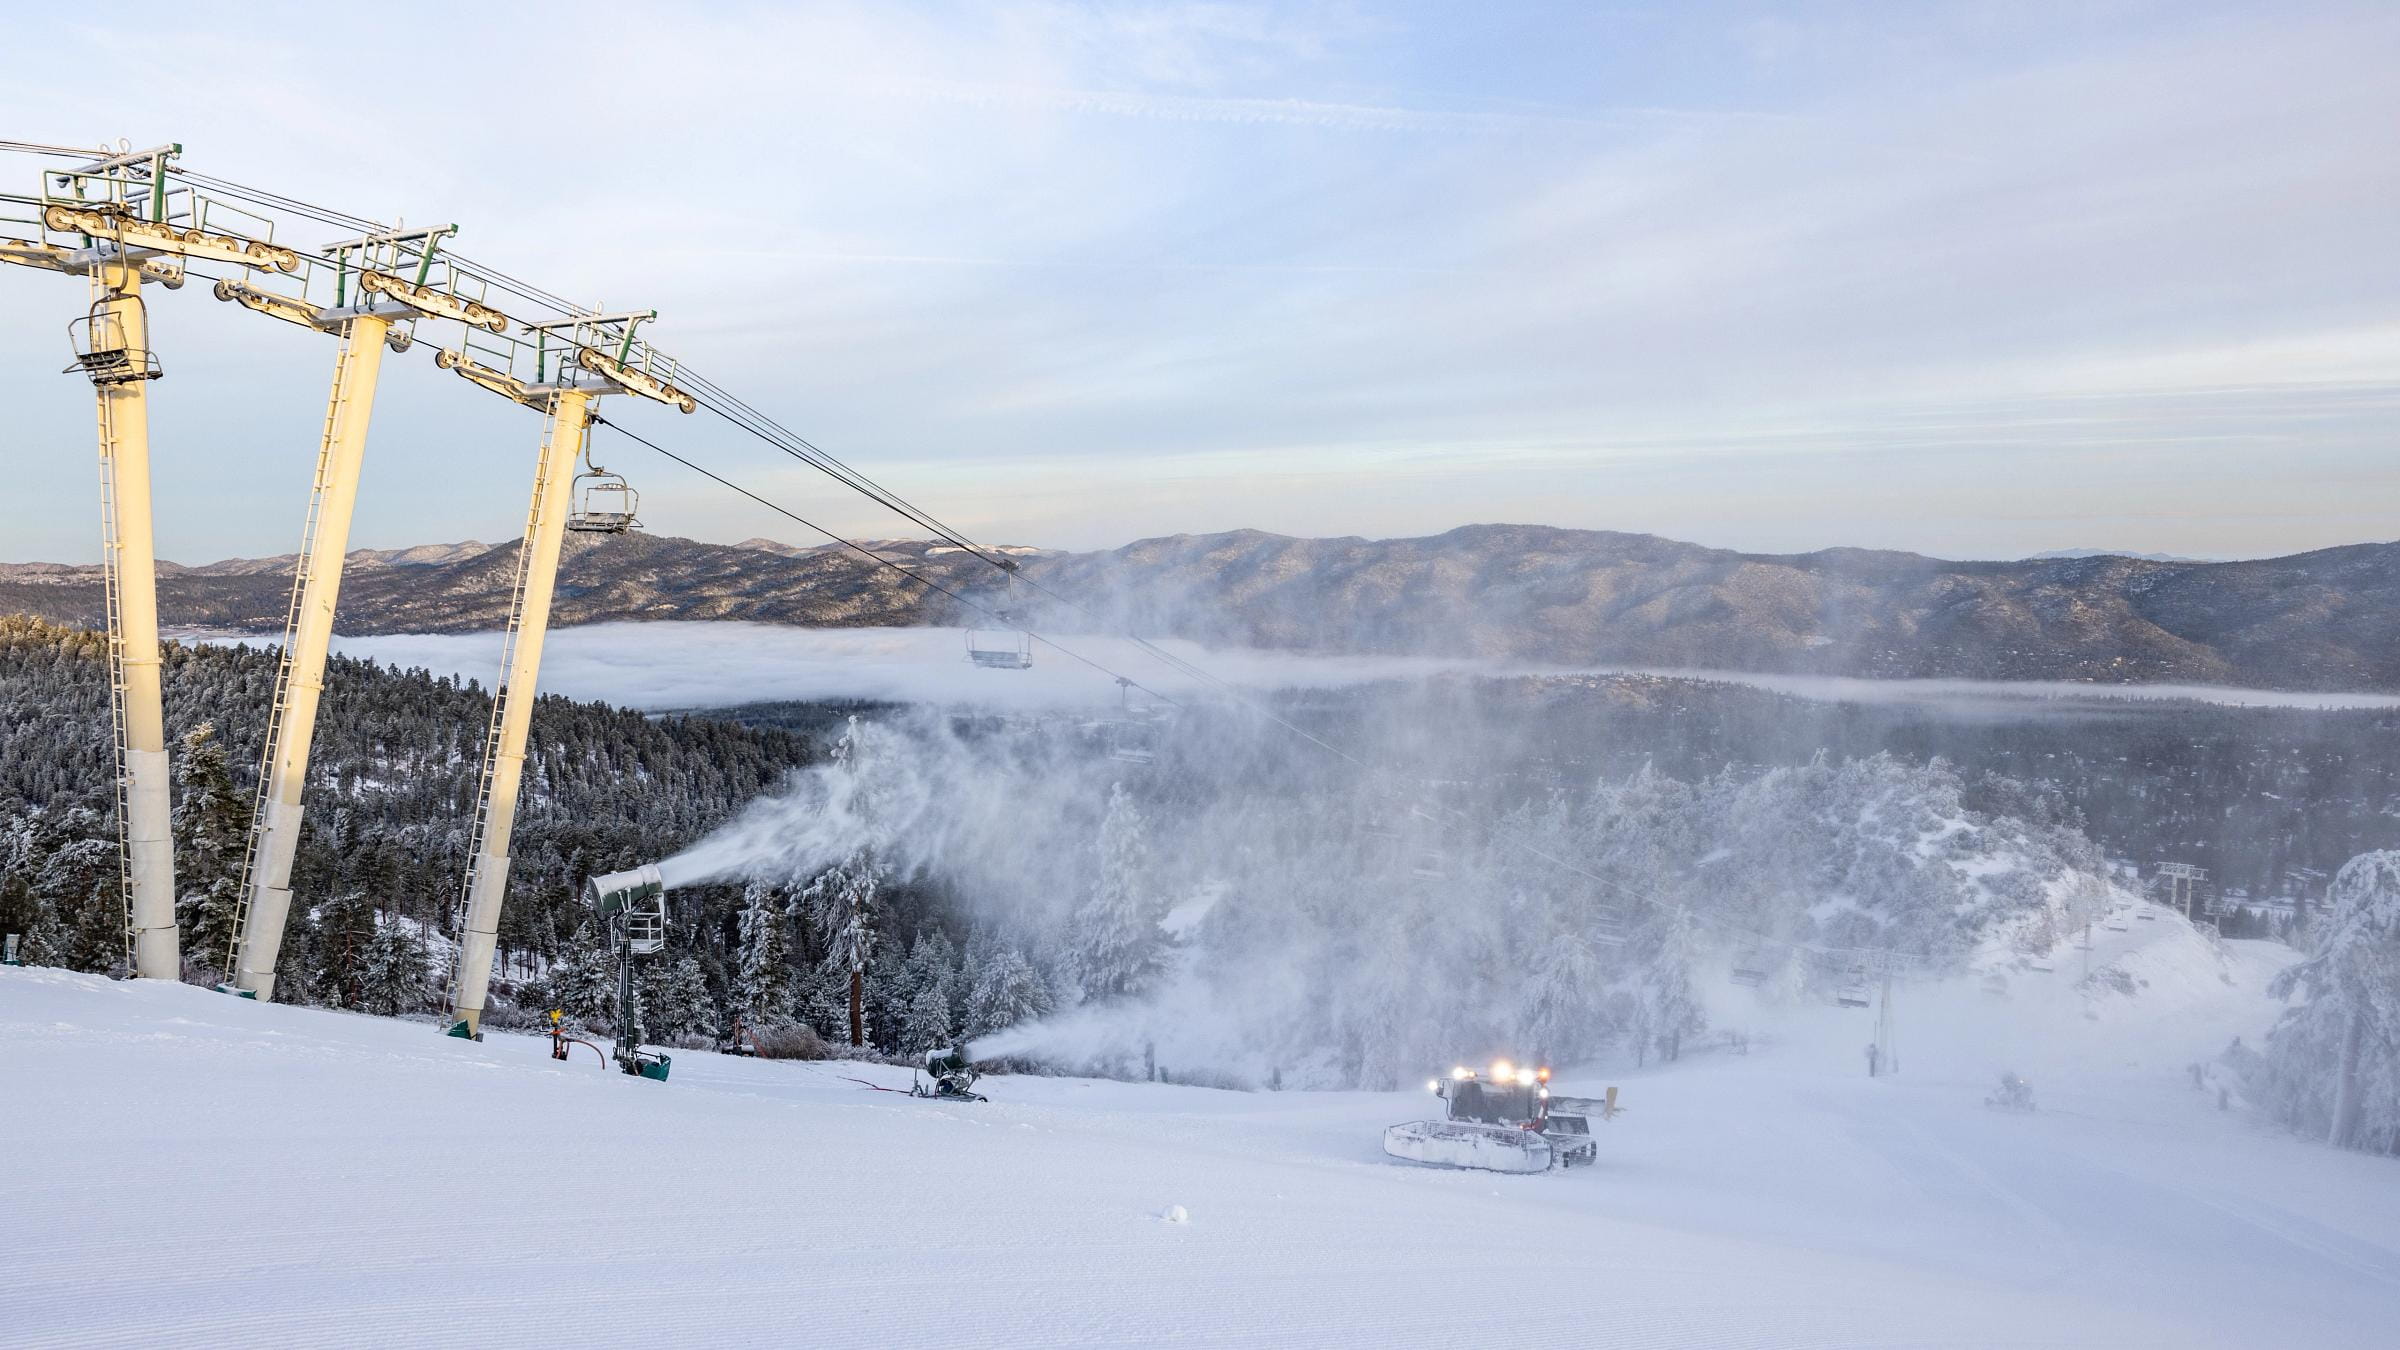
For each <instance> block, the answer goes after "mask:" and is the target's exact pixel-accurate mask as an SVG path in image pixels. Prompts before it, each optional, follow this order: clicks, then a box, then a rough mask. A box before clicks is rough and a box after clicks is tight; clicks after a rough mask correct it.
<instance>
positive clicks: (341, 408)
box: [216, 225, 508, 999]
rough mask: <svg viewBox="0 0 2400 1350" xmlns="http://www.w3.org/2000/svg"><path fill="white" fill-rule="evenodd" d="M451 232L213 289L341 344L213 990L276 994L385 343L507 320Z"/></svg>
mask: <svg viewBox="0 0 2400 1350" xmlns="http://www.w3.org/2000/svg"><path fill="white" fill-rule="evenodd" d="M457 229H458V227H457V226H455V225H437V226H433V227H431V228H427V229H416V230H390V231H381V232H377V233H374V234H368V235H364V236H361V237H359V238H356V239H349V240H344V241H342V242H340V243H337V244H329V245H327V246H326V247H325V248H324V249H322V250H321V254H322V257H321V258H312V259H309V260H308V261H307V264H306V266H305V267H304V269H303V270H302V271H301V272H300V273H299V274H298V276H297V277H296V278H295V280H297V282H298V287H297V290H298V294H296V295H295V294H291V293H290V290H291V288H290V287H289V286H288V285H287V286H279V287H276V288H274V289H269V288H267V287H262V286H257V285H252V284H249V283H247V282H242V281H234V280H230V279H228V280H224V281H219V282H218V283H217V286H216V296H217V298H218V299H219V300H226V301H232V302H234V303H237V304H240V305H241V306H242V307H243V308H245V309H249V310H251V311H254V312H256V313H260V314H264V315H267V316H268V317H270V318H276V319H282V320H284V321H286V322H288V323H293V324H297V325H299V326H301V327H303V328H309V329H314V330H316V331H318V332H322V333H328V334H332V335H333V336H336V337H339V338H340V339H341V340H342V346H341V351H340V353H339V354H338V355H337V356H336V357H335V358H334V363H333V393H332V396H331V398H330V400H329V401H328V403H327V406H326V411H325V427H324V432H323V435H322V437H321V438H320V439H319V441H318V446H317V470H316V479H315V483H314V486H313V487H312V488H311V490H310V494H309V503H308V517H307V523H306V524H305V525H304V526H303V528H302V530H301V536H300V551H299V554H298V559H299V561H298V562H297V564H296V565H295V566H294V567H293V571H292V597H291V604H290V606H289V608H288V609H287V610H286V611H285V614H284V629H283V646H282V648H281V654H280V655H279V657H278V658H277V661H276V670H275V696H274V700H273V702H272V704H271V705H270V711H269V713H268V720H267V735H266V739H265V748H264V752H263V758H262V759H261V761H260V764H259V774H258V798H257V808H256V809H255V810H254V811H253V812H252V813H251V828H250V845H249V852H248V855H247V856H246V857H245V858H244V860H243V864H242V892H241V903H240V908H239V910H238V911H237V913H236V914H235V916H234V924H233V940H232V947H231V950H229V951H228V952H227V953H226V959H225V968H226V969H227V970H228V971H229V972H230V973H231V975H232V983H231V984H230V985H227V986H219V987H220V988H225V989H227V991H228V992H232V993H238V994H241V995H242V996H244V997H247V998H268V999H271V998H273V997H274V996H275V960H276V957H277V955H278V954H279V953H280V952H281V950H282V947H283V930H284V923H285V920H286V918H287V917H288V916H289V915H290V913H291V907H292V857H293V855H294V853H295V852H296V851H297V850H298V848H299V846H300V821H301V812H302V809H303V806H302V801H301V793H302V791H303V789H304V787H305V786H306V784H307V782H308V756H309V747H310V743H311V741H312V740H313V739H314V736H315V733H316V724H317V705H318V702H319V700H320V698H321V696H322V695H323V693H324V689H325V656H326V651H327V649H328V648H329V647H330V645H331V643H332V639H333V611H334V606H335V605H336V604H337V603H338V602H339V600H340V598H341V589H342V564H343V560H344V558H345V557H346V555H347V554H348V552H349V548H350V517H351V512H352V510H353V508H354V507H355V506H356V504H357V501H358V480H359V469H360V464H361V461H362V460H363V459H364V458H365V455H366V447H367V426H368V422H369V420H370V419H371V418H372V417H373V415H374V409H375V386H376V381H377V377H378V376H379V375H380V374H381V372H382V369H383V352H384V349H385V348H386V347H389V348H390V349H391V350H392V351H395V352H400V351H406V350H407V349H408V347H409V345H410V343H411V342H412V341H413V340H414V335H415V327H416V320H417V319H418V318H420V317H428V318H436V319H454V320H458V321H460V322H465V323H470V324H473V325H475V326H477V327H481V328H487V329H503V328H506V327H507V324H508V320H507V319H506V318H505V317H504V316H502V315H500V314H499V313H498V312H496V311H494V310H491V309H489V308H486V307H485V306H483V305H482V304H481V303H480V302H479V301H477V300H474V299H470V298H468V297H465V296H462V295H460V294H459V293H458V287H459V281H460V278H459V277H458V274H457V273H456V272H455V270H453V269H451V268H450V267H449V266H448V264H447V263H446V262H445V261H443V259H442V258H441V247H442V241H443V240H444V239H446V238H447V237H448V236H450V235H452V234H454V233H456V232H457ZM437 264H438V265H439V266H440V268H441V271H440V273H439V274H438V275H437V273H436V267H437Z"/></svg>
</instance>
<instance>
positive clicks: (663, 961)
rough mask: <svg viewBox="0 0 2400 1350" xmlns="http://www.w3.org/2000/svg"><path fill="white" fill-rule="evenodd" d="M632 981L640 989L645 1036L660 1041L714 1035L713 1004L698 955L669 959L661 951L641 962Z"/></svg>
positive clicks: (715, 1029) (710, 1036) (712, 1037)
mask: <svg viewBox="0 0 2400 1350" xmlns="http://www.w3.org/2000/svg"><path fill="white" fill-rule="evenodd" d="M637 959H639V958H637ZM634 983H635V985H636V986H637V987H638V989H639V991H640V997H641V1004H642V1032H643V1034H644V1035H645V1036H647V1037H648V1038H650V1039H651V1040H653V1041H656V1042H660V1043H672V1042H674V1041H676V1040H679V1039H680V1038H683V1037H686V1036H692V1037H699V1038H702V1039H706V1040H714V1039H715V1038H716V1036H717V1010H716V1004H715V1000H714V999H712V998H711V997H710V996H709V992H708V977H707V976H706V975H704V974H703V973H702V972H701V969H700V962H699V960H698V958H696V957H693V956H689V955H686V956H681V957H676V958H672V959H670V958H669V957H668V955H667V954H666V953H665V952H661V953H659V954H658V955H656V956H654V957H650V958H648V959H646V960H642V961H641V967H640V971H639V973H638V974H637V975H636V976H635V977H634Z"/></svg>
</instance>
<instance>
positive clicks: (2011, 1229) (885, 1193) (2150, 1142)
mask: <svg viewBox="0 0 2400 1350" xmlns="http://www.w3.org/2000/svg"><path fill="white" fill-rule="evenodd" d="M2134 927H2135V928H2137V929H2140V930H2145V931H2141V932H2135V933H2130V934H2126V935H2116V934H2109V935H2108V937H2109V938H2110V939H2111V940H2112V941H2113V942H2114V944H2115V945H2114V946H2109V945H2107V944H2103V947H2102V950H2100V951H2096V952H2095V953H2094V959H2095V960H2096V961H2098V962H2100V963H2101V964H2103V965H2106V964H2109V963H2112V962H2113V963H2121V964H2122V965H2123V966H2124V967H2125V968H2126V969H2127V970H2128V972H2129V973H2130V974H2131V975H2132V976H2133V977H2134V978H2135V979H2141V980H2148V981H2149V984H2148V985H2147V986H2144V987H2141V988H2140V989H2139V991H2138V992H2137V994H2136V995H2134V996H2132V997H2127V996H2123V995H2109V996H2107V997H2105V998H2102V999H2100V1000H2098V1001H2097V1002H2093V1001H2089V1000H2086V999H2085V998H2084V997H2083V996H2082V995H2080V994H2078V993H2076V992H2074V990H2073V984H2074V982H2075V981H2076V980H2077V979H2078V978H2079V977H2080V975H2081V970H2080V960H2081V957H2080V954H2074V953H2067V952H2061V953H2060V954H2059V957H2058V960H2057V962H2056V965H2057V969H2056V970H2055V971H2054V972H2052V973H2050V974H2039V973H2025V972H2020V973H2018V974H2017V975H2016V976H2014V977H2013V979H2012V987H2011V991H2010V993H2009V995H2008V996H2007V997H2005V998H1995V997H1992V996H1990V995H1988V994H1985V993H1983V992H1982V991H1981V989H1980V986H1979V985H1977V984H1974V983H1968V982H1962V983H1961V984H1959V985H1957V986H1953V987H1945V988H1940V989H1918V990H1904V991H1903V994H1902V999H1903V1002H1901V1003H1900V1004H1899V1009H1900V1016H1901V1027H1902V1032H1901V1039H1900V1043H1901V1048H1902V1055H1903V1066H1904V1068H1905V1070H1906V1072H1905V1073H1904V1074H1903V1075H1902V1076H1901V1077H1899V1078H1896V1079H1883V1080H1874V1081H1870V1080H1868V1079H1867V1078H1865V1077H1864V1076H1863V1073H1862V1072H1861V1068H1862V1057H1861V1053H1860V1052H1861V1047H1862V1046H1863V1045H1864V1043H1865V1041H1866V1039H1867V1036H1868V1034H1869V1033H1868V1027H1869V1017H1870V1014H1867V1013H1863V1012H1862V1013H1843V1012H1840V1011H1838V1010H1834V1009H1830V1008H1827V1009H1807V1010H1802V1011H1800V1012H1797V1013H1793V1012H1789V1011H1785V1012H1781V1013H1776V1012H1770V1011H1766V1010H1763V1009H1762V1008H1761V1007H1760V1006H1759V1005H1757V1004H1756V1003H1755V1001H1753V996H1752V995H1751V994H1750V993H1749V992H1748V991H1738V990H1732V989H1730V988H1728V989H1725V990H1720V991H1719V995H1718V999H1719V1003H1720V1004H1721V1006H1720V1007H1719V1008H1718V1010H1717V1011H1718V1015H1719V1018H1720V1021H1723V1022H1730V1023H1735V1024H1743V1023H1747V1024H1749V1025H1751V1026H1753V1027H1754V1029H1755V1032H1756V1034H1755V1035H1754V1038H1753V1042H1752V1046H1751V1049H1750V1052H1749V1053H1748V1054H1747V1055H1739V1054H1734V1053H1730V1052H1723V1051H1711V1052H1706V1053H1700V1054H1695V1055H1691V1056H1687V1057H1686V1058H1685V1059H1684V1061H1683V1062H1681V1063H1679V1064H1676V1065H1672V1066H1667V1067H1664V1068H1661V1067H1658V1066H1653V1067H1652V1068H1650V1069H1649V1070H1646V1071H1641V1072H1624V1073H1615V1074H1607V1075H1603V1074H1597V1073H1593V1074H1582V1075H1569V1076H1568V1077H1567V1078H1565V1079H1562V1083H1561V1086H1562V1088H1563V1089H1564V1090H1567V1091H1570V1092H1588V1091H1594V1090H1597V1089H1598V1088H1599V1087H1601V1086H1602V1085H1603V1084H1604V1083H1606V1082H1609V1081H1614V1082H1618V1083H1620V1084H1621V1085H1622V1086H1623V1088H1624V1092H1625V1101H1626V1103H1627V1106H1628V1108H1629V1110H1628V1113H1627V1114H1626V1115H1625V1116H1624V1117H1623V1118H1622V1119H1620V1120H1617V1121H1615V1122H1614V1123H1611V1124H1608V1125H1605V1126H1596V1128H1597V1129H1598V1130H1599V1132H1600V1134H1601V1152H1600V1161H1599V1163H1598V1165H1596V1166H1594V1167H1592V1168H1589V1169H1584V1170H1579V1171H1576V1172H1573V1173H1567V1174H1551V1175H1547V1176H1537V1177H1503V1176H1493V1175H1487V1174H1480V1173H1469V1172H1447V1171H1435V1170H1427V1169H1417V1168H1410V1167H1407V1166H1402V1165H1398V1164H1394V1163H1391V1162H1388V1161H1386V1160H1385V1159H1384V1158H1383V1157H1382V1156H1381V1154H1380V1152H1379V1142H1380V1139H1381V1135H1382V1130H1383V1127H1384V1126H1386V1125H1388V1124H1391V1123H1393V1122H1394V1121H1398V1120H1404V1119H1410V1118H1412V1117H1415V1116H1417V1115H1420V1114H1422V1113H1423V1112H1424V1110H1425V1108H1426V1106H1427V1105H1429V1099H1428V1098H1427V1097H1426V1096H1425V1095H1424V1094H1422V1093H1398V1094H1379V1093H1255V1094H1243V1093H1231V1092H1219V1091H1211V1090H1205V1089H1198V1088H1184V1087H1167V1086H1151V1085H1144V1084H1124V1083H1106V1082H1093V1081H1086V1080H1078V1079H1041V1078H994V1079H987V1080H986V1083H985V1086H986V1087H988V1088H989V1089H990V1091H991V1094H992V1096H993V1100H992V1101H991V1102H990V1103H988V1104H984V1105H966V1104H949V1103H930V1102H920V1101H914V1100H911V1099H909V1098H906V1097H902V1096H895V1095H892V1094H889V1093H881V1092H873V1091H869V1090H867V1089H866V1088H863V1087H860V1086H858V1085H857V1084H854V1083H851V1082H847V1081H844V1075H852V1074H854V1075H857V1076H860V1077H864V1078H868V1079H870V1080H872V1081H874V1082H877V1083H880V1084H883V1085H887V1086H904V1085H905V1084H906V1082H907V1074H906V1073H905V1072H904V1071H895V1070H890V1069H881V1068H869V1069H859V1068H856V1067H853V1066H841V1065H814V1064H808V1065H804V1064H795V1063H778V1062H760V1061H750V1060H739V1059H730V1058H724V1057H720V1056H716V1055H709V1054H699V1053H680V1054H678V1055H677V1056H676V1061H675V1068H674V1076H673V1081H671V1082H669V1083H666V1084H658V1083H652V1082H645V1081H641V1080H635V1079H628V1078H625V1077H623V1076H621V1075H618V1074H615V1073H604V1072H602V1071H601V1070H600V1068H599V1067H598V1065H597V1063H596V1062H595V1060H594V1059H593V1057H592V1056H591V1054H590V1053H589V1052H588V1051H585V1050H582V1049H580V1048H579V1049H577V1050H576V1051H575V1054H576V1056H577V1057H576V1058H575V1059H574V1060H571V1061H569V1062H566V1063H563V1064H562V1063H557V1062H554V1061H552V1060H551V1059H549V1058H548V1053H547V1047H546V1043H545V1042H543V1041H540V1040H536V1039H533V1038H528V1037H523V1036H511V1035H497V1034H496V1035H494V1036H492V1037H491V1038H490V1039H489V1040H488V1041H487V1042H485V1043H484V1044H481V1045H474V1044H468V1043H465V1042H460V1041H454V1040H447V1039H443V1038H441V1037H439V1036H437V1035H436V1034H435V1033H434V1031H433V1030H432V1029H431V1028H430V1027H429V1026H428V1025H427V1024H424V1023H418V1022H398V1021H387V1020H381V1019H376V1018H370V1017H363V1016H352V1015H346V1014H341V1013H333V1012H325V1011H319V1010H310V1009H299V1008H289V1007H281V1006H259V1005H255V1004H250V1003H244V1002H237V1001H235V1000H232V999H229V998H226V997H224V996H222V995H217V994H213V993H209V992H207V991H204V990H200V989H196V988H191V987H186V986H181V985H163V984H151V983H127V984H111V983H109V982H108V981H105V980H101V979H97V978H92V977H86V976H77V975H69V974H65V973H61V972H56V971H46V970H17V969H0V1035H4V1036H5V1038H6V1044H7V1046H8V1049H9V1056H8V1057H9V1060H10V1071H9V1080H10V1088H9V1090H8V1092H7V1094H6V1097H5V1101H6V1103H7V1105H6V1108H5V1110H0V1196H5V1203H0V1250H4V1251H5V1252H6V1253H7V1256H6V1259H5V1260H0V1343H5V1344H9V1345H27V1346H35V1345H40V1346H48V1345H78V1346H86V1345H157V1344H179V1345H190V1344H208V1343H224V1344H233V1343H239V1344H243V1345H252V1346H257V1345H317V1346H321V1345H335V1344H341V1345H377V1344H421V1343H428V1342H433V1341H436V1340H439V1341H444V1342H448V1343H454V1344H460V1343H463V1344H488V1345H593V1344H642V1345H665V1344H686V1343H688V1344H707V1345H777V1346H789V1345H878V1346H881V1345H918V1344H923V1345H939V1346H945V1347H955V1346H981V1345H1359V1346H1391V1345H1425V1346H1442V1347H1456V1346H1459V1345H1462V1344H1473V1345H1478V1346H1485V1345H1504V1344H1505V1345H1610V1346H1628V1347H1664V1346H1712V1347H1713V1346H1758V1347H1769V1346H1771V1347H1811V1346H1822V1347H1837V1346H1838V1347H1858V1346H1870V1345H1872V1346H2035V1345H2038V1346H2095V1347H2097V1346H2109V1347H2126V1346H2162V1347H2166V1346H2172V1347H2176V1348H2177V1350H2191V1348H2192V1347H2200V1346H2278V1347H2284V1346H2312V1347H2333V1346H2384V1345H2389V1344H2391V1343H2392V1339H2391V1338H2392V1334H2393V1332H2392V1328H2393V1327H2394V1326H2400V1163H2394V1162H2393V1161H2391V1160H2388V1159H2375V1158H2367V1157H2362V1156H2357V1155H2350V1154H2340V1153H2335V1152H2331V1151H2328V1150H2325V1149H2322V1148H2319V1147H2316V1146H2314V1145H2311V1144H2308V1143H2305V1142H2301V1141H2297V1140H2293V1139H2289V1138H2286V1137H2284V1136H2282V1135H2280V1134H2277V1133H2274V1132H2272V1131H2269V1130H2267V1129H2265V1128H2263V1127H2260V1126H2257V1125H2255V1124H2253V1123H2250V1122H2249V1121H2247V1120H2245V1119H2244V1118H2243V1117H2242V1116H2241V1115H2240V1114H2239V1113H2238V1111H2236V1112H2220V1111H2218V1110H2217V1109H2216V1102H2215V1099H2214V1097H2213V1095H2211V1094H2204V1093H2199V1092H2195V1091H2194V1090H2193V1089H2192V1087H2191V1084H2190V1079H2189V1075H2188V1073H2187V1071H2186V1067H2185V1066H2186V1065H2187V1064H2188V1063H2189V1062H2190V1061H2192V1060H2194V1059H2198V1058H2203V1057H2205V1056H2207V1055H2212V1054H2213V1053H2214V1052H2215V1051H2216V1050H2217V1049H2218V1048H2221V1046H2222V1045H2223V1043H2224V1041H2225V1039H2226V1038H2228V1037H2229V1036H2231V1035H2234V1034H2242V1035H2245V1036H2248V1037H2250V1038H2252V1040H2253V1041H2255V1039H2256V1037H2257V1035H2258V1034H2259V1033H2260V1032H2261V1031H2262V1030H2263V1028H2264V1027H2265V1026H2266V1025H2267V1023H2268V1021H2269V1019H2270V1018H2271V1015H2272V1011H2273V1009H2272V1006H2271V1005H2270V1004H2269V1003H2268V1001H2267V1000H2266V999H2265V998H2264V997H2263V996H2262V995H2261V993H2260V992H2259V990H2260V987H2261V985H2262V984H2263V981H2264V979H2265V978H2266V976H2267V975H2268V974H2269V973H2271V972H2272V970H2273V969H2274V967H2275V965H2276V963H2277V961H2278V960H2280V959H2284V958H2282V957H2279V956H2278V955H2277V949H2273V948H2268V947H2266V946H2264V945H2263V944H2245V943H2235V944H2230V947H2231V953H2232V954H2231V955H2230V957H2228V958H2226V959H2224V960H2223V961H2219V959H2218V958H2217V957H2216V956H2215V955H2214V954H2213V953H2212V952H2210V951H2209V949H2207V948H2206V947H2205V946H2204V945H2203V944H2202V943H2201V942H2200V940H2199V939H2198V938H2197V937H2195V936H2193V935H2192V934H2191V933H2190V931H2189V930H2188V929H2186V928H2184V927H2183V926H2182V925H2181V924H2180V923H2179V922H2173V921H2169V922H2162V923H2145V924H2138V925H2134ZM2002 1067H2015V1068H2017V1069H2019V1070H2021V1071H2022V1072H2024V1073H2025V1074H2026V1075H2027V1076H2028V1077H2030V1078H2031V1079H2032V1080H2033V1083H2034V1086H2035V1089H2036V1091H2037V1092H2038V1093H2039V1095H2040V1098H2041V1105H2042V1108H2043V1109H2042V1110H2041V1111H2040V1112H2039V1113H2038V1114H2035V1115H2032V1116H2014V1115H2003V1114H2001V1113H1998V1112H1994V1111H1990V1110H1987V1109H1985V1108H1984V1107H1983V1106H1982V1105H1981V1101H1982V1096H1983V1094H1984V1093H1985V1092H1986V1091H1988V1090H1989V1088H1990V1084H1991V1079H1992V1078H1993V1077H1994V1076H1995V1075H1996V1074H1997V1072H1998V1070H1999V1069H2000V1068H2002ZM1429 1071H1430V1069H1429ZM1178 1206H1180V1207H1182V1210H1183V1212H1184V1214H1185V1216H1186V1218H1185V1221H1181V1222H1178V1221H1176V1220H1175V1218H1174V1217H1173V1216H1174V1214H1175V1212H1176V1207H1178Z"/></svg>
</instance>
